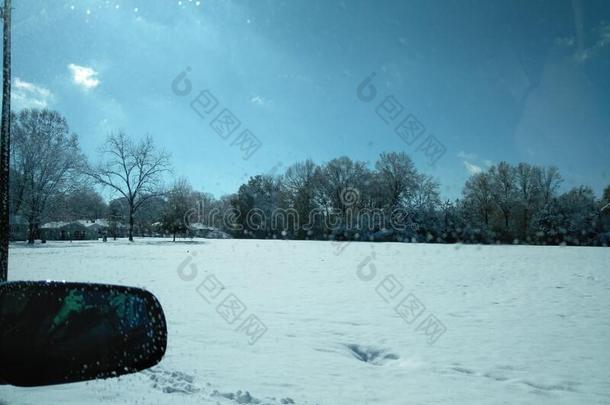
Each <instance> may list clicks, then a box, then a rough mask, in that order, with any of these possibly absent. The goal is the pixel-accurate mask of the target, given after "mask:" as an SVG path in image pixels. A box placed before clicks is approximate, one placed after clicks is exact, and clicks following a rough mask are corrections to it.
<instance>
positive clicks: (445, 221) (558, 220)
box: [10, 110, 610, 245]
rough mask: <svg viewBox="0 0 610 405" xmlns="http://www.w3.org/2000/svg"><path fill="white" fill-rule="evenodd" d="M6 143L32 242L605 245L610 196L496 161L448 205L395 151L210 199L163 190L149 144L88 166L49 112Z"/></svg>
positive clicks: (307, 165)
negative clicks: (70, 225) (49, 232)
mask: <svg viewBox="0 0 610 405" xmlns="http://www.w3.org/2000/svg"><path fill="white" fill-rule="evenodd" d="M12 133H13V137H12V141H11V147H12V149H11V158H12V159H11V184H10V186H11V201H10V206H11V212H12V214H13V216H14V217H20V218H23V219H24V220H25V222H26V223H27V226H28V239H29V240H30V241H31V242H33V241H34V239H35V238H36V235H37V230H38V228H39V226H40V225H41V224H43V223H45V222H50V221H71V220H76V219H89V220H96V219H100V218H103V219H106V220H107V222H108V223H109V224H110V225H111V227H110V230H111V232H112V229H113V226H115V227H116V225H117V224H125V225H126V226H127V228H128V236H129V237H130V238H132V237H133V236H134V235H136V236H137V235H142V236H158V235H161V234H163V235H173V236H174V237H176V236H193V235H197V230H198V229H201V228H202V227H213V228H216V229H219V230H222V231H224V232H226V233H228V234H230V235H231V236H233V237H235V238H277V239H315V240H329V239H331V240H374V241H380V240H385V241H407V242H434V243H455V242H464V243H525V244H569V245H607V244H608V236H609V234H610V207H609V206H608V204H609V203H610V186H609V187H607V188H606V189H605V191H604V193H603V196H602V197H601V198H600V199H597V198H596V196H595V194H594V192H593V191H592V189H591V188H589V187H586V186H581V187H575V188H573V189H571V190H568V191H564V192H562V191H561V190H562V188H561V185H562V181H563V180H562V177H561V175H560V173H559V171H558V170H557V169H556V168H554V167H539V166H535V165H530V164H527V163H520V164H518V165H510V164H509V163H506V162H500V163H499V164H497V165H495V166H492V167H490V168H489V169H488V170H486V171H484V172H480V173H478V174H475V175H473V176H471V177H470V178H469V179H468V181H467V182H466V184H465V185H464V188H463V192H462V196H461V198H459V199H457V200H455V201H449V200H443V199H442V198H441V195H440V191H439V183H438V181H437V180H435V179H433V178H432V177H430V176H428V175H426V174H424V173H422V172H420V171H418V170H417V169H416V168H415V166H414V164H413V162H412V160H411V159H410V158H409V156H408V155H407V154H405V153H403V152H398V153H396V152H390V153H382V154H381V155H380V156H379V158H378V159H377V161H376V162H375V163H374V164H373V165H370V164H368V163H366V162H362V161H354V160H352V159H350V158H349V157H346V156H343V157H338V158H336V159H333V160H331V161H329V162H325V163H322V164H319V163H316V162H313V161H311V160H306V161H303V162H297V163H295V164H293V165H291V166H289V167H288V168H287V169H286V170H285V171H284V172H283V173H274V174H261V175H257V176H253V177H251V178H250V179H249V180H248V182H247V183H245V184H243V185H242V186H240V187H239V189H238V190H237V192H236V193H234V194H230V195H226V196H223V197H221V198H219V199H216V198H214V196H212V195H211V194H208V193H202V192H198V191H196V190H194V189H193V187H192V186H191V185H190V184H189V181H188V179H184V178H183V179H178V180H176V181H174V182H173V184H171V185H170V186H169V187H163V183H162V180H163V179H164V178H166V177H168V174H169V171H170V169H171V164H170V157H169V155H168V154H167V153H165V152H164V151H163V150H161V149H159V148H157V147H155V145H154V144H153V141H152V139H151V138H150V137H147V138H145V139H144V140H141V141H138V142H136V141H134V140H132V139H130V138H129V137H128V136H127V135H125V134H124V133H121V132H118V133H114V134H111V135H109V136H108V138H107V140H106V142H105V143H104V144H103V145H102V147H101V149H100V156H99V161H98V163H96V164H92V163H90V162H88V160H87V158H86V157H85V156H84V155H83V154H82V153H81V151H80V148H79V145H78V138H77V137H76V135H73V134H71V133H70V131H69V128H68V125H67V123H66V120H65V118H63V117H62V116H61V115H60V114H58V113H57V112H53V111H47V110H24V111H22V112H20V113H19V114H15V115H14V116H13V132H12ZM100 187H104V188H105V189H106V190H108V191H111V192H112V193H113V194H114V196H115V197H116V198H115V199H113V200H111V201H110V202H109V203H106V202H105V201H104V199H103V198H102V197H101V196H100V194H99V193H98V191H97V190H98V189H99V188H100Z"/></svg>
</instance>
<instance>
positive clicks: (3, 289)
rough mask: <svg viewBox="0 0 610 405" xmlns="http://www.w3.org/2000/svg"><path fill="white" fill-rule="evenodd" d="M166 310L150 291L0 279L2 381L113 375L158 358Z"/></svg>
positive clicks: (36, 382) (30, 383)
mask: <svg viewBox="0 0 610 405" xmlns="http://www.w3.org/2000/svg"><path fill="white" fill-rule="evenodd" d="M166 345H167V328H166V324H165V316H164V314H163V309H162V308H161V305H160V304H159V302H158V301H157V299H156V298H155V297H154V295H152V294H151V293H149V292H148V291H145V290H141V289H138V288H130V287H122V286H114V285H105V284H87V283H63V282H45V281H40V282H28V281H24V282H9V283H0V380H4V381H5V382H6V383H8V384H12V385H17V386H24V387H31V386H40V385H51V384H62V383H69V382H77V381H85V380H91V379H96V378H107V377H115V376H118V375H121V374H128V373H133V372H136V371H140V370H143V369H145V368H148V367H152V366H154V365H155V364H157V363H158V362H159V361H161V359H162V358H163V355H164V353H165V348H166Z"/></svg>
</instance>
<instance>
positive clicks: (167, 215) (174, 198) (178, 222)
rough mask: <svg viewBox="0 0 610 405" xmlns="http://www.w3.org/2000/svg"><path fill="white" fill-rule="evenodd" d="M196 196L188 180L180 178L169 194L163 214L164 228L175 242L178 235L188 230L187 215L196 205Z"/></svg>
mask: <svg viewBox="0 0 610 405" xmlns="http://www.w3.org/2000/svg"><path fill="white" fill-rule="evenodd" d="M196 201H197V200H196V195H195V192H194V191H193V187H192V186H191V184H190V183H189V181H188V180H187V179H186V178H180V179H178V180H176V181H175V182H174V185H173V186H172V188H171V189H170V190H169V191H168V193H167V205H166V207H165V211H164V212H163V218H162V222H163V228H164V229H165V230H167V231H168V232H169V233H171V234H172V236H173V238H174V240H173V241H174V242H175V241H176V234H178V233H183V234H185V233H186V231H187V230H188V226H189V225H191V224H189V223H186V221H185V215H186V213H187V212H188V210H190V209H192V208H193V207H194V206H195V204H196Z"/></svg>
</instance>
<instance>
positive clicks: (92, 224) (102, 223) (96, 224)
mask: <svg viewBox="0 0 610 405" xmlns="http://www.w3.org/2000/svg"><path fill="white" fill-rule="evenodd" d="M76 222H78V223H80V224H82V225H84V226H86V227H87V228H108V220H107V219H103V218H99V219H94V220H93V221H91V220H89V219H79V220H78V221H76Z"/></svg>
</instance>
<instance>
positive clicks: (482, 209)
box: [463, 172, 493, 226]
mask: <svg viewBox="0 0 610 405" xmlns="http://www.w3.org/2000/svg"><path fill="white" fill-rule="evenodd" d="M463 194H464V199H465V200H466V203H467V205H468V206H472V207H473V210H474V211H476V212H477V213H478V215H480V216H481V218H482V219H483V223H484V224H485V226H489V220H490V217H491V214H492V212H493V196H492V192H491V179H490V176H489V174H488V173H485V172H482V173H477V174H475V175H472V176H471V177H470V178H469V179H468V181H466V184H465V185H464V191H463Z"/></svg>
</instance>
